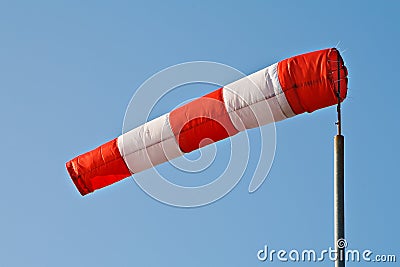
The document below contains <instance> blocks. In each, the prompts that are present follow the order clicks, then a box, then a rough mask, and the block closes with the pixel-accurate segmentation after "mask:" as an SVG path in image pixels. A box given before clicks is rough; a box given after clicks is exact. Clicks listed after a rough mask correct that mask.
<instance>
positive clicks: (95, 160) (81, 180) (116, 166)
mask: <svg viewBox="0 0 400 267" xmlns="http://www.w3.org/2000/svg"><path fill="white" fill-rule="evenodd" d="M66 165H67V170H68V172H69V175H70V176H71V178H72V181H73V182H74V184H75V185H76V187H77V188H78V190H79V192H80V193H81V195H86V194H88V193H91V192H93V191H94V190H97V189H100V188H102V187H105V186H108V185H110V184H113V183H115V182H118V181H120V180H122V179H124V178H126V177H128V176H130V175H131V173H130V171H129V169H128V167H127V166H126V164H125V161H124V159H123V158H122V157H121V154H120V152H119V150H118V146H117V139H114V140H112V141H110V142H108V143H105V144H104V145H101V146H99V147H98V148H96V149H94V150H92V151H89V152H87V153H85V154H82V155H80V156H78V157H76V158H74V159H72V160H70V161H68V162H67V163H66Z"/></svg>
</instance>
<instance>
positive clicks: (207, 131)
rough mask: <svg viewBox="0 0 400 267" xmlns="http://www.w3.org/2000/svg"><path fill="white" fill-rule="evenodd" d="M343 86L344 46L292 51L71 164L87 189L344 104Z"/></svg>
mask: <svg viewBox="0 0 400 267" xmlns="http://www.w3.org/2000/svg"><path fill="white" fill-rule="evenodd" d="M338 72H340V75H338ZM338 77H340V80H338ZM339 86H340V98H339V99H340V100H339V101H343V100H344V99H345V97H346V94H347V69H346V67H345V66H344V63H343V60H342V58H341V56H340V54H339V51H338V50H337V49H335V48H331V49H324V50H320V51H315V52H311V53H307V54H303V55H298V56H295V57H291V58H288V59H285V60H282V61H280V62H278V63H275V64H273V65H271V66H269V67H266V68H264V69H262V70H260V71H257V72H255V73H253V74H251V75H249V76H246V77H244V78H242V79H240V80H237V81H235V82H233V83H231V84H228V85H226V86H224V87H222V88H219V89H217V90H216V91H214V92H211V93H209V94H207V95H205V96H203V97H200V98H198V99H196V100H194V101H192V102H189V103H187V104H185V105H183V106H181V107H178V108H176V109H175V110H173V111H171V112H170V113H168V114H165V115H163V116H161V117H158V118H156V119H154V120H152V121H149V122H147V123H145V124H143V125H141V126H139V127H137V128H135V129H133V130H131V131H129V132H127V133H124V134H123V135H121V136H119V137H118V138H116V139H114V140H111V141H109V142H107V143H105V144H103V145H101V146H99V147H98V148H96V149H94V150H92V151H89V152H87V153H84V154H82V155H79V156H77V157H76V158H74V159H72V160H70V161H68V162H67V163H66V167H67V170H68V172H69V175H70V176H71V178H72V181H73V182H74V184H75V185H76V187H77V189H78V190H79V192H80V193H81V194H82V195H86V194H88V193H91V192H93V191H95V190H97V189H100V188H103V187H105V186H108V185H111V184H113V183H115V182H118V181H120V180H122V179H124V178H126V177H129V176H131V175H132V174H134V173H138V172H140V171H143V170H146V169H148V168H152V167H153V166H155V165H158V164H161V163H163V162H166V161H169V160H171V159H173V158H176V157H179V156H181V155H183V154H184V153H188V152H191V151H193V150H196V149H198V148H200V147H202V146H205V145H208V144H210V143H212V142H217V141H219V140H222V139H225V138H228V137H230V136H233V135H235V134H237V133H238V132H240V131H244V130H246V129H250V128H254V127H259V126H262V125H265V124H268V123H271V122H277V121H281V120H284V119H287V118H290V117H293V116H295V115H299V114H302V113H304V112H313V111H315V110H318V109H321V108H324V107H328V106H331V105H334V104H337V103H338V87H339Z"/></svg>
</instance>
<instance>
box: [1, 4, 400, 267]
mask: <svg viewBox="0 0 400 267" xmlns="http://www.w3.org/2000/svg"><path fill="white" fill-rule="evenodd" d="M399 11H400V7H399V4H398V3H397V2H396V1H384V2H382V1H334V2H332V1H330V2H327V1H302V3H300V1H218V3H216V1H197V2H193V3H189V2H187V1H181V2H175V1H172V2H170V1H169V2H168V3H167V2H165V3H164V2H161V1H160V2H153V1H148V2H146V3H140V2H138V3H135V2H134V1H108V2H106V1H0V48H1V49H0V114H1V115H0V116H1V125H2V127H1V131H0V145H1V148H2V153H1V154H0V162H1V187H0V211H1V220H0V266H1V267H2V266H6V267H12V266H32V267H35V266H38V267H39V266H41V267H43V266H59V267H62V266H265V265H272V264H274V266H285V265H290V264H292V265H293V264H294V263H279V262H274V263H270V262H260V261H258V260H257V257H256V253H257V251H258V250H259V249H262V248H263V247H264V245H268V246H269V247H271V248H274V249H287V250H290V249H299V250H301V249H310V248H313V249H316V250H317V249H321V250H322V249H326V248H328V247H329V246H332V245H333V194H332V193H333V178H332V173H333V165H332V160H333V147H332V146H333V136H334V135H335V133H336V128H335V125H334V122H335V119H336V117H335V116H336V112H335V108H334V107H331V108H327V109H324V110H321V111H318V112H315V113H312V114H303V115H301V116H297V117H295V118H293V119H290V120H286V121H283V122H280V123H278V124H277V125H276V127H277V150H276V156H275V160H274V163H273V166H272V169H271V172H270V174H269V176H268V178H267V180H266V181H265V183H264V184H263V186H262V187H261V188H260V189H259V190H258V191H257V192H256V193H254V194H249V193H248V192H247V187H248V184H249V182H250V179H251V175H250V174H247V175H245V176H244V177H243V178H242V180H241V181H240V183H239V184H238V186H237V187H236V188H235V189H234V190H233V191H232V192H231V193H230V194H228V195H227V196H226V197H224V198H223V199H221V200H219V201H217V202H215V203H214V204H212V205H208V206H205V207H200V208H194V209H183V208H176V207H171V206H168V205H165V204H162V203H160V202H158V201H155V200H154V199H153V198H151V197H149V196H148V195H147V194H146V193H144V192H143V191H142V190H141V189H140V188H139V187H138V186H137V185H136V184H135V182H134V181H133V179H132V178H130V179H126V180H124V181H122V182H120V183H118V184H116V185H114V186H111V187H108V188H106V189H103V190H101V191H98V192H96V193H94V194H92V195H90V196H87V197H84V198H82V197H81V196H80V195H79V193H78V192H77V191H76V189H75V188H74V186H73V184H72V182H71V181H70V179H69V177H68V174H67V172H66V170H65V167H64V165H65V162H66V161H68V160H70V159H71V158H73V157H75V156H76V155H78V154H80V153H83V152H86V151H88V150H90V149H92V148H94V147H96V146H97V145H100V144H102V143H104V142H105V141H108V140H110V139H112V138H115V137H117V136H118V135H119V134H120V133H121V128H122V122H123V117H124V112H125V109H126V107H127V105H128V103H129V100H130V98H131V97H132V95H133V93H134V92H135V90H136V89H137V88H138V87H139V86H140V85H141V84H142V83H143V82H144V81H145V80H146V79H148V78H149V77H150V76H151V75H153V74H154V73H156V72H158V71H160V70H162V69H164V68H166V67H169V66H171V65H175V64H177V63H182V62H187V61H193V60H208V61H215V62H220V63H224V64H227V65H230V66H232V67H235V68H237V69H239V70H240V71H242V72H244V73H248V74H249V73H252V72H254V71H256V70H259V69H261V68H263V67H265V66H267V65H270V64H273V63H275V62H277V61H279V60H281V59H284V58H287V57H290V56H294V55H296V54H300V53H304V52H308V51H313V50H317V49H322V48H327V47H333V46H335V45H336V44H337V43H338V42H339V41H340V44H339V48H340V49H341V51H344V53H343V57H344V60H345V62H346V65H347V67H348V69H349V76H350V80H349V93H348V98H347V99H346V101H345V102H344V104H343V132H344V135H345V137H346V237H347V241H348V243H349V247H351V248H353V249H356V248H357V249H371V250H373V251H374V252H376V253H381V254H396V253H397V258H399V257H400V252H399V251H400V247H399V242H398V240H399V239H400V232H399V228H398V226H399V225H400V217H399V213H398V204H399V202H400V196H399V194H398V188H399V187H400V180H399V174H398V169H397V168H398V160H399V156H398V151H399V148H400V146H399V145H400V141H399V138H398V136H399V134H400V128H399V126H398V121H399V119H398V116H399V115H400V114H399V111H398V99H399V98H400V93H399V90H398V88H397V87H398V81H397V79H398V76H399V71H398V62H399V60H400V53H399V52H398V47H400V30H399V25H400V19H399V16H398V13H399ZM190 88H191V87H188V90H190ZM193 88H195V87H193ZM207 88H208V87H207ZM207 88H206V89H207ZM210 90H212V89H211V88H210ZM197 93H198V95H197V96H200V95H201V94H203V93H204V91H202V92H201V93H200V91H197V92H193V93H191V94H189V95H190V96H191V97H194V96H196V94H197ZM183 97H184V96H181V99H178V100H179V101H184V100H185V99H183ZM159 115H161V114H159ZM255 142H257V140H256V141H255ZM219 146H222V147H223V146H224V142H222V144H219ZM210 177H211V176H209V175H207V177H205V179H209V178H210ZM203 178H204V177H203ZM398 260H399V259H398ZM296 264H297V265H298V266H308V265H309V264H318V265H322V266H332V263H331V262H329V261H325V262H323V263H296ZM369 264H371V265H372V264H373V263H369ZM349 265H351V266H364V265H365V263H352V264H349ZM381 265H387V266H395V264H394V263H392V264H390V263H386V264H381Z"/></svg>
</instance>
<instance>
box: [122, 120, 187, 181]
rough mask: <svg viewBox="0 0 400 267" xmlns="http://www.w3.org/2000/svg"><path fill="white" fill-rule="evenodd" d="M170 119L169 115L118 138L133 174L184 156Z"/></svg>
mask: <svg viewBox="0 0 400 267" xmlns="http://www.w3.org/2000/svg"><path fill="white" fill-rule="evenodd" d="M168 117H169V113H168V114H165V115H163V116H161V117H158V118H156V119H154V120H152V121H149V122H146V123H145V124H143V125H141V126H139V127H137V128H135V129H133V130H131V131H129V132H127V133H125V134H123V135H121V136H119V137H118V149H119V151H120V153H121V156H122V157H123V159H124V161H125V163H126V165H127V166H128V168H129V170H130V171H131V173H138V172H140V171H143V170H146V169H149V168H152V167H153V166H155V165H158V164H161V163H163V162H166V161H168V160H171V159H174V158H177V157H179V156H182V155H183V152H182V151H181V150H180V149H179V146H178V143H177V141H176V138H175V136H174V134H173V133H172V130H171V127H170V125H169V118H168Z"/></svg>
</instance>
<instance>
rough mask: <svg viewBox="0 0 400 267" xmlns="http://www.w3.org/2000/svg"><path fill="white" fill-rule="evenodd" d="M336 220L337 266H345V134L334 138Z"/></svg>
mask: <svg viewBox="0 0 400 267" xmlns="http://www.w3.org/2000/svg"><path fill="white" fill-rule="evenodd" d="M334 146H335V148H334V163H335V166H334V175H335V180H334V201H335V203H334V212H335V216H334V220H335V247H336V251H337V260H336V261H335V267H344V266H345V247H346V241H345V239H344V136H343V135H336V136H335V138H334Z"/></svg>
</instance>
